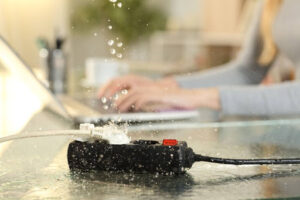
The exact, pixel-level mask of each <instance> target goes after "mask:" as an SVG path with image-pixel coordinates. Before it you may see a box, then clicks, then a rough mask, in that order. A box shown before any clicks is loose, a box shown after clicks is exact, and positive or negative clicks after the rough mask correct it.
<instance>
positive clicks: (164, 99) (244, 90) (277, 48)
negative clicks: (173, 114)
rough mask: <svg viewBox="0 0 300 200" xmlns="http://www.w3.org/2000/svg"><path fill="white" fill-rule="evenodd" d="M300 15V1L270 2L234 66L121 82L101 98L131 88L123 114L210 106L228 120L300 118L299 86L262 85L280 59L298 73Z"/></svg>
mask: <svg viewBox="0 0 300 200" xmlns="http://www.w3.org/2000/svg"><path fill="white" fill-rule="evenodd" d="M299 10H300V1H299V0H285V1H282V0H267V1H265V3H264V5H263V8H262V9H259V12H258V13H257V14H256V15H255V16H256V17H255V18H256V19H254V22H253V23H252V26H251V28H250V31H249V35H248V38H247V40H246V43H245V45H244V48H243V50H242V51H241V52H240V54H239V56H238V58H237V59H235V60H234V61H232V62H230V63H228V64H225V65H223V66H220V67H218V68H216V69H211V70H208V71H205V72H201V73H195V74H192V75H186V76H177V77H171V78H167V79H162V80H158V81H153V80H150V79H147V78H144V77H139V76H125V77H121V78H118V79H115V80H112V81H111V82H109V83H108V84H107V85H106V86H105V87H103V88H101V90H100V92H99V96H100V97H111V96H112V95H113V94H114V93H116V92H117V91H120V90H122V89H128V94H127V95H124V96H122V97H121V98H119V99H118V100H117V101H116V102H115V104H116V106H117V107H118V108H119V110H120V111H122V112H126V111H129V110H130V109H132V108H133V109H134V110H141V109H145V108H149V107H148V106H151V109H154V110H157V109H195V108H201V107H206V108H211V109H215V110H219V111H221V112H222V113H223V114H225V115H284V114H300V99H299V98H300V83H299V82H296V81H293V82H292V81H289V82H285V83H280V84H271V85H270V84H268V85H261V84H260V83H262V82H263V83H270V81H269V79H270V78H269V77H267V76H266V75H267V73H268V70H269V69H270V68H271V67H272V65H274V64H276V63H278V62H277V60H280V59H282V58H284V59H287V60H289V61H290V63H293V65H294V66H295V67H296V68H297V70H300V56H299V55H300V16H299V15H300V14H299ZM279 63H280V62H279ZM271 82H272V81H271ZM153 106H154V107H153Z"/></svg>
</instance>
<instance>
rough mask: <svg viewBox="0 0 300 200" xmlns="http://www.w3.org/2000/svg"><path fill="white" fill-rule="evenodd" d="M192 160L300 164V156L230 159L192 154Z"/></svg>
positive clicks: (239, 163) (252, 163) (243, 163)
mask: <svg viewBox="0 0 300 200" xmlns="http://www.w3.org/2000/svg"><path fill="white" fill-rule="evenodd" d="M194 161H204V162H211V163H221V164H229V165H272V164H274V165H283V164H300V158H272V159H231V158H217V157H210V156H202V155H200V154H195V155H194Z"/></svg>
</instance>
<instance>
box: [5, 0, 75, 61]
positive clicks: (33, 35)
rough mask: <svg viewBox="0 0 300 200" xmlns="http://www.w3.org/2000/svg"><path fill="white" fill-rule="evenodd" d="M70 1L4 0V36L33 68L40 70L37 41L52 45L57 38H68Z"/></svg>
mask: <svg viewBox="0 0 300 200" xmlns="http://www.w3.org/2000/svg"><path fill="white" fill-rule="evenodd" d="M67 7H68V1H66V0H1V1H0V35H2V36H3V37H4V38H5V39H6V40H8V42H9V43H10V44H11V45H12V46H13V47H14V48H15V49H16V50H17V52H18V53H19V54H20V55H21V57H22V58H24V60H25V61H26V62H27V63H28V64H29V65H30V66H32V67H38V66H39V58H38V48H37V45H36V39H37V38H38V37H40V36H42V37H45V38H47V39H49V40H51V41H53V40H54V36H55V34H61V35H67V34H68V28H69V26H68V21H69V20H68V12H67V11H68V9H67Z"/></svg>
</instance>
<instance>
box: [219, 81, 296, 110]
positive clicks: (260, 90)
mask: <svg viewBox="0 0 300 200" xmlns="http://www.w3.org/2000/svg"><path fill="white" fill-rule="evenodd" d="M219 91H220V98H221V101H220V102H221V107H222V113H223V114H224V115H247V116H251V115H252V116H271V115H285V114H289V115H292V114H300V101H299V97H300V82H286V83H281V84H276V85H271V86H223V87H220V88H219Z"/></svg>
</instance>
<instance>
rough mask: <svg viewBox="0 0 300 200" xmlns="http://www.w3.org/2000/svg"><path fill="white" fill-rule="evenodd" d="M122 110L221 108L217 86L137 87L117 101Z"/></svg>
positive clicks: (116, 103)
mask: <svg viewBox="0 0 300 200" xmlns="http://www.w3.org/2000/svg"><path fill="white" fill-rule="evenodd" d="M115 106H116V108H117V109H118V110H119V111H120V112H128V111H130V110H134V111H141V110H146V111H160V110H170V109H185V110H191V109H196V108H200V107H207V108H211V109H215V110H218V109H220V103H219V92H218V89H216V88H207V89H193V90H188V89H181V88H178V87H176V88H167V89H165V88H162V87H159V86H158V85H156V86H152V87H136V88H134V89H131V90H129V91H128V93H127V94H126V95H124V96H122V97H120V98H119V99H118V100H116V101H115Z"/></svg>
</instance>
